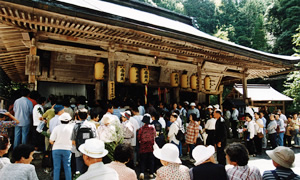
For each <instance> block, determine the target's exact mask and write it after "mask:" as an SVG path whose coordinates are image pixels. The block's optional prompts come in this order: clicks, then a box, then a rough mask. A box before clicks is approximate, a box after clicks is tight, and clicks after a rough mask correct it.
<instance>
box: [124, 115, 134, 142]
mask: <svg viewBox="0 0 300 180" xmlns="http://www.w3.org/2000/svg"><path fill="white" fill-rule="evenodd" d="M130 116H131V112H130V111H125V112H121V120H122V125H121V127H122V128H123V136H124V140H123V143H126V144H131V141H132V138H133V137H134V131H135V128H134V126H133V124H132V123H131V122H130V121H129V119H130Z"/></svg>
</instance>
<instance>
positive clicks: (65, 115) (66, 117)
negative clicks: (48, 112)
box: [58, 112, 72, 124]
mask: <svg viewBox="0 0 300 180" xmlns="http://www.w3.org/2000/svg"><path fill="white" fill-rule="evenodd" d="M58 120H60V122H61V123H62V124H68V123H69V122H70V121H71V120H72V117H71V115H70V114H69V113H66V112H64V113H62V114H61V115H60V116H59V117H58Z"/></svg>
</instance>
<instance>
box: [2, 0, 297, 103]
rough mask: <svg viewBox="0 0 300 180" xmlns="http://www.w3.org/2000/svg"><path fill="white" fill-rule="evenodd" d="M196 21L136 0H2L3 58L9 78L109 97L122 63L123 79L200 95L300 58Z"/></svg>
mask: <svg viewBox="0 0 300 180" xmlns="http://www.w3.org/2000/svg"><path fill="white" fill-rule="evenodd" d="M193 21H194V20H193V19H192V18H190V17H187V16H183V15H180V14H177V13H173V12H170V11H167V10H164V9H161V8H156V7H152V6H150V5H147V4H144V3H140V2H137V1H133V0H123V1H122V0H102V1H100V0H89V1H80V0H72V1H69V0H57V1H49V0H6V1H0V48H1V49H0V51H1V53H0V66H1V68H2V69H3V70H4V71H5V73H6V74H7V75H8V77H9V78H10V79H11V80H13V81H16V82H23V83H29V84H31V86H32V88H33V89H36V88H37V87H38V84H39V83H40V82H57V83H75V84H84V85H92V86H95V92H94V93H95V98H96V99H112V98H114V97H113V96H112V95H111V94H110V93H109V91H110V90H112V89H111V88H112V87H113V88H114V87H115V86H116V85H118V84H120V82H118V81H116V78H117V77H116V74H117V73H116V71H117V70H116V69H117V67H118V66H121V69H122V71H123V72H124V73H123V75H124V76H125V80H124V81H122V82H121V83H123V84H124V87H126V86H128V87H130V86H132V85H134V86H141V87H142V86H144V85H145V84H147V86H148V87H164V88H166V87H167V88H170V89H172V91H173V92H174V97H175V99H174V101H177V102H179V101H180V92H182V91H184V92H194V93H196V95H197V96H196V97H197V98H198V100H199V102H204V101H205V96H206V95H207V94H221V93H222V91H223V88H222V87H223V85H224V84H229V83H233V82H242V83H243V89H244V90H245V89H246V86H247V79H253V78H260V77H266V76H270V75H275V74H278V73H284V72H288V71H292V70H293V69H294V64H296V63H297V62H299V61H300V58H299V57H291V56H282V55H274V54H270V53H265V52H261V51H257V50H254V49H250V48H247V47H244V46H240V45H237V44H234V43H231V42H227V41H224V40H221V39H218V38H216V37H213V36H210V35H208V34H206V33H204V32H201V31H199V30H198V29H197V28H195V27H194V25H193V24H194V22H193ZM98 62H102V63H103V65H104V76H103V79H101V80H97V79H95V71H96V70H95V64H96V63H98ZM132 67H135V68H136V69H137V70H138V71H141V70H142V69H144V68H146V69H147V70H148V72H149V81H148V82H146V83H143V82H141V80H140V79H139V80H138V81H137V82H135V83H131V81H130V69H131V68H132ZM174 73H175V76H176V77H177V79H176V80H177V81H176V83H175V85H174V84H172V85H171V83H170V81H171V80H172V76H173V75H174ZM183 75H185V76H183ZM192 76H193V77H196V80H197V84H198V85H197V87H196V88H192V85H191V82H190V81H191V80H192V78H191V77H192ZM183 77H184V78H186V79H187V80H186V81H188V83H187V84H188V85H187V86H186V85H185V86H183V84H182V83H183V82H182V81H181V78H183ZM208 77H209V78H208ZM170 78H171V79H170ZM205 78H206V79H208V80H207V82H208V85H209V87H206V86H207V84H206V83H205V82H206V81H205ZM185 83H186V82H185ZM113 91H122V89H117V88H114V89H113ZM243 96H244V99H246V98H247V91H245V92H244V93H243ZM220 97H222V96H220ZM181 100H183V99H181Z"/></svg>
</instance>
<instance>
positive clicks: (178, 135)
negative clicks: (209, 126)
mask: <svg viewBox="0 0 300 180" xmlns="http://www.w3.org/2000/svg"><path fill="white" fill-rule="evenodd" d="M177 126H178V125H177ZM175 138H176V139H177V140H178V141H183V140H184V133H183V132H182V130H181V129H180V127H179V126H178V132H177V134H175Z"/></svg>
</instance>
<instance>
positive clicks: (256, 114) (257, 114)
mask: <svg viewBox="0 0 300 180" xmlns="http://www.w3.org/2000/svg"><path fill="white" fill-rule="evenodd" d="M254 118H255V119H256V120H258V119H259V113H258V112H255V113H254Z"/></svg>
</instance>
